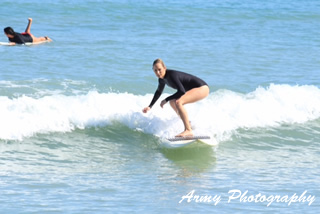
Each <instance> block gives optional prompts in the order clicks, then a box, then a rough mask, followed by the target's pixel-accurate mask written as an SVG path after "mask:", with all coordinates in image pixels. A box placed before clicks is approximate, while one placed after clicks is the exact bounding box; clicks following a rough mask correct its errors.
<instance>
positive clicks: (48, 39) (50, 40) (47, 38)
mask: <svg viewBox="0 0 320 214" xmlns="http://www.w3.org/2000/svg"><path fill="white" fill-rule="evenodd" d="M44 38H45V39H46V40H47V41H49V42H52V39H50V38H49V37H47V36H45V37H44Z"/></svg>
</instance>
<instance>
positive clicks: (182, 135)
mask: <svg viewBox="0 0 320 214" xmlns="http://www.w3.org/2000/svg"><path fill="white" fill-rule="evenodd" d="M192 136H193V133H192V130H185V131H183V132H181V133H180V134H178V135H176V137H192Z"/></svg>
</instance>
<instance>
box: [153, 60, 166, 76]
mask: <svg viewBox="0 0 320 214" xmlns="http://www.w3.org/2000/svg"><path fill="white" fill-rule="evenodd" d="M166 69H167V68H166V66H163V65H162V63H157V64H155V65H154V66H153V71H154V73H155V75H156V76H157V77H158V78H160V79H163V78H164V76H165V75H166Z"/></svg>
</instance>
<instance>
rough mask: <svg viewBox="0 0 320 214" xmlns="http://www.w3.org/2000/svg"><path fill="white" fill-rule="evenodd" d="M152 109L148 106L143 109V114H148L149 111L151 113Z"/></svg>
mask: <svg viewBox="0 0 320 214" xmlns="http://www.w3.org/2000/svg"><path fill="white" fill-rule="evenodd" d="M150 109H151V108H150V107H149V106H148V107H145V108H144V109H142V112H143V113H147V112H148V111H150Z"/></svg>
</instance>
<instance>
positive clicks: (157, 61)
mask: <svg viewBox="0 0 320 214" xmlns="http://www.w3.org/2000/svg"><path fill="white" fill-rule="evenodd" d="M157 63H161V65H162V66H163V67H166V65H165V64H164V62H163V60H162V59H160V58H158V59H156V60H154V61H153V64H152V67H153V66H154V65H155V64H157Z"/></svg>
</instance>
